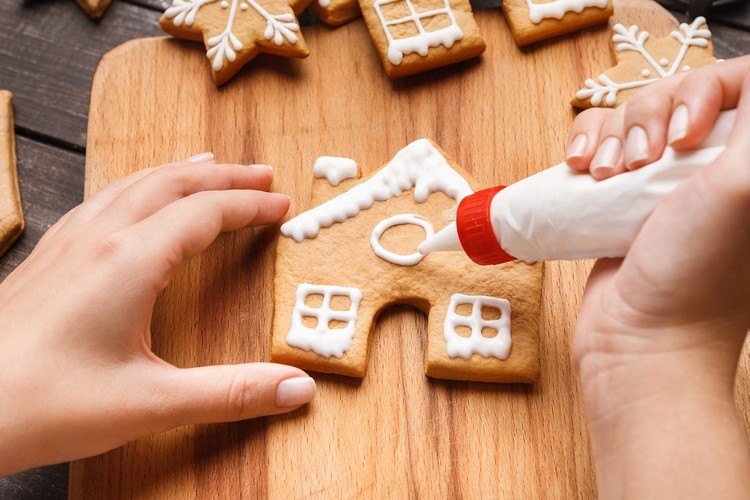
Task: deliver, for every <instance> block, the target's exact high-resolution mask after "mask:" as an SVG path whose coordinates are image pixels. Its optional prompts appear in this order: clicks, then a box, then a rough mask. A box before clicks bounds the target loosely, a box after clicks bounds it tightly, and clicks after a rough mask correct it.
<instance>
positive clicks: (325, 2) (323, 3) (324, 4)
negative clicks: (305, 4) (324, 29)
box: [318, 0, 331, 9]
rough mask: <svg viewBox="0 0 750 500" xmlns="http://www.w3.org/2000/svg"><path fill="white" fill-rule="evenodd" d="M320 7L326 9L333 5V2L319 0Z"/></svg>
mask: <svg viewBox="0 0 750 500" xmlns="http://www.w3.org/2000/svg"><path fill="white" fill-rule="evenodd" d="M318 5H320V6H321V7H323V8H324V9H325V8H326V7H328V6H329V5H331V0H318Z"/></svg>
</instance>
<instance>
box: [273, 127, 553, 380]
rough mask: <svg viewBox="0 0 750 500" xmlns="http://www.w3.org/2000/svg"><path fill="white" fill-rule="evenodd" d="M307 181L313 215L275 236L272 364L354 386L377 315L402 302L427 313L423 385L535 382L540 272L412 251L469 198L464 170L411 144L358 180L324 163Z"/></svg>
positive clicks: (348, 170)
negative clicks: (347, 379) (438, 381)
mask: <svg viewBox="0 0 750 500" xmlns="http://www.w3.org/2000/svg"><path fill="white" fill-rule="evenodd" d="M311 174H314V175H315V177H316V178H317V180H316V181H315V183H314V185H313V190H312V195H313V199H312V207H311V208H310V209H309V210H306V211H304V212H301V213H299V214H297V215H296V216H295V217H294V218H292V219H291V220H289V221H287V222H286V223H284V224H283V225H282V226H281V237H280V238H279V242H278V246H277V251H276V274H275V278H274V304H275V306H274V307H275V311H274V320H273V331H272V340H271V360H272V361H276V362H280V363H287V364H291V365H294V366H298V367H300V368H303V369H309V370H315V371H320V372H326V373H338V374H341V375H348V376H351V377H364V375H365V372H366V370H367V360H368V352H369V347H370V337H371V336H372V332H373V330H374V329H375V325H376V323H377V318H378V315H379V314H380V312H381V311H383V310H384V309H386V308H388V307H389V306H391V305H394V304H403V303H406V304H411V305H413V306H414V307H416V308H418V309H421V310H422V311H424V312H425V313H426V314H427V331H426V339H427V342H426V347H425V373H426V374H427V375H428V376H430V377H434V378H444V379H453V380H477V381H485V382H534V381H536V380H537V378H538V376H539V370H540V366H539V334H538V331H539V315H540V304H541V291H542V273H543V264H542V263H537V264H533V265H529V264H524V263H520V262H511V263H507V264H503V265H501V266H486V267H484V266H478V265H476V264H474V263H473V262H472V261H471V260H470V259H469V258H468V257H467V256H466V255H465V254H463V253H462V252H438V253H432V254H428V255H426V256H425V255H422V254H420V253H419V252H417V247H418V246H419V243H420V242H421V241H422V240H424V238H425V236H426V235H431V234H433V233H434V231H437V230H440V229H442V228H443V227H444V226H446V225H447V224H449V223H450V222H451V219H452V218H453V217H455V213H456V204H457V203H458V202H459V201H460V200H461V199H462V198H463V197H464V196H467V195H469V194H471V193H472V192H473V191H472V184H473V180H472V179H471V176H470V175H469V174H468V173H467V172H465V171H463V170H462V169H461V168H460V167H458V166H457V165H456V164H455V163H454V162H453V161H451V160H450V159H449V158H448V157H447V155H446V154H445V152H443V151H442V150H441V149H440V148H439V147H438V146H436V145H435V144H434V143H433V142H431V141H430V140H428V139H419V140H416V141H414V142H412V143H411V144H408V145H407V146H406V147H404V148H403V149H401V151H399V152H398V153H396V155H395V156H394V157H393V158H392V159H391V160H390V161H389V162H388V163H387V164H386V165H385V166H384V167H382V168H381V169H380V170H378V171H377V172H375V173H373V174H372V175H371V176H370V177H368V178H366V179H364V180H363V179H362V178H361V177H360V172H359V169H358V166H357V164H356V163H355V162H354V161H353V160H350V159H347V158H338V157H331V156H323V157H321V158H318V160H317V161H316V162H315V166H314V168H313V171H312V172H311ZM392 347H393V349H394V350H395V349H397V348H398V347H397V346H396V345H393V346H392ZM373 368H375V367H373ZM375 369H377V368H375Z"/></svg>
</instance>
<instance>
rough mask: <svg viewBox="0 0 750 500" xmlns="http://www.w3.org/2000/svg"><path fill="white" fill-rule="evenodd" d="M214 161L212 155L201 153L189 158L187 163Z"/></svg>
mask: <svg viewBox="0 0 750 500" xmlns="http://www.w3.org/2000/svg"><path fill="white" fill-rule="evenodd" d="M213 159H214V154H213V153H201V154H199V155H195V156H191V157H190V158H188V159H187V161H189V162H191V163H204V162H207V161H211V160H213Z"/></svg>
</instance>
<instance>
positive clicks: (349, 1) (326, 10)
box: [308, 0, 362, 26]
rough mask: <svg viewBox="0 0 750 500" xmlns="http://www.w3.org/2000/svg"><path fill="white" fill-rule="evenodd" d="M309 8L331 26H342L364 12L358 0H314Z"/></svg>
mask: <svg viewBox="0 0 750 500" xmlns="http://www.w3.org/2000/svg"><path fill="white" fill-rule="evenodd" d="M308 8H309V9H310V12H312V13H313V14H314V15H315V17H317V18H318V19H320V20H321V21H323V22H324V23H326V24H330V25H331V26H341V25H342V24H345V23H348V22H349V21H351V20H352V19H356V18H358V17H359V16H360V15H361V14H362V11H361V10H360V9H359V3H358V2H357V0H313V1H312V3H310V5H309V6H308Z"/></svg>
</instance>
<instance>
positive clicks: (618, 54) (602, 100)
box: [571, 17, 716, 108]
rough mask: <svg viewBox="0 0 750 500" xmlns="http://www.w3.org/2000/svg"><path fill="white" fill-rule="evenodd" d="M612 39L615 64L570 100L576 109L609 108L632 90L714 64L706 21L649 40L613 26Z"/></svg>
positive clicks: (638, 31)
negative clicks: (676, 74)
mask: <svg viewBox="0 0 750 500" xmlns="http://www.w3.org/2000/svg"><path fill="white" fill-rule="evenodd" d="M614 31H615V34H614V36H613V37H612V43H613V45H614V54H615V59H616V60H617V65H616V66H614V67H612V68H610V69H608V70H607V71H605V72H604V73H602V74H601V75H599V76H598V77H597V78H596V79H593V78H589V79H587V80H586V82H585V87H584V88H582V89H580V90H579V91H578V92H576V95H575V98H574V99H573V100H572V101H571V103H572V104H573V106H575V107H578V108H590V107H596V106H601V107H613V106H618V105H620V104H622V103H623V102H625V101H626V100H627V98H628V96H630V94H632V93H633V92H634V91H635V90H636V89H639V88H641V87H645V86H646V85H648V84H650V83H653V82H655V81H658V80H659V79H661V78H665V77H668V76H671V75H674V74H675V73H680V72H683V71H689V70H690V69H692V68H698V67H700V66H706V65H708V64H711V63H713V62H716V58H715V57H714V56H713V44H712V43H711V32H710V31H709V30H708V27H707V26H706V19H705V18H703V17H697V18H696V19H695V21H693V22H692V23H690V24H686V23H682V24H680V26H679V28H678V29H677V30H675V31H672V32H671V33H670V34H669V36H667V37H663V38H657V39H656V40H649V36H650V35H649V32H648V31H645V30H642V29H640V28H639V27H638V26H631V27H629V28H626V27H625V26H623V25H622V24H616V25H615V27H614Z"/></svg>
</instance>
